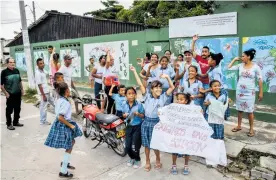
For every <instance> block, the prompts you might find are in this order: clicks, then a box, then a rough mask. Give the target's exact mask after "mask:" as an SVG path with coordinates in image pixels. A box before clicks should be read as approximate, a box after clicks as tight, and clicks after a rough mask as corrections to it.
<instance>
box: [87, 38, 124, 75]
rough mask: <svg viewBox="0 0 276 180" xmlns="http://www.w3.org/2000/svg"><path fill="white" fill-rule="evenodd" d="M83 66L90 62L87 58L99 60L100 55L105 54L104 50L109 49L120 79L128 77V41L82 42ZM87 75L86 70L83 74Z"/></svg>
mask: <svg viewBox="0 0 276 180" xmlns="http://www.w3.org/2000/svg"><path fill="white" fill-rule="evenodd" d="M83 49H84V66H85V67H86V66H87V65H88V64H89V63H90V62H89V58H91V57H94V59H95V62H97V63H98V62H99V58H100V56H101V55H105V54H106V50H107V49H108V50H110V54H111V56H113V58H114V65H115V67H116V70H117V71H118V74H119V77H120V79H125V80H128V79H129V46H128V41H114V42H103V43H92V44H84V45H83ZM85 75H86V76H88V72H86V74H85Z"/></svg>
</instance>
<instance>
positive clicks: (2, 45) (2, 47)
mask: <svg viewBox="0 0 276 180" xmlns="http://www.w3.org/2000/svg"><path fill="white" fill-rule="evenodd" d="M4 41H5V39H4V38H1V65H2V64H4V62H5V56H4V46H5V45H4Z"/></svg>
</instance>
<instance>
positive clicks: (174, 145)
mask: <svg viewBox="0 0 276 180" xmlns="http://www.w3.org/2000/svg"><path fill="white" fill-rule="evenodd" d="M160 111H161V113H160V116H159V117H160V122H159V123H157V124H156V125H155V127H154V130H153V135H152V139H151V145H150V147H151V148H152V149H158V150H160V151H163V152H168V153H179V154H189V155H196V156H201V157H205V158H206V159H208V161H210V162H213V163H217V164H222V163H221V161H220V159H222V158H221V157H220V156H221V155H220V154H221V152H220V149H221V143H217V142H215V141H216V140H214V139H212V138H211V135H212V134H213V130H212V128H211V127H210V126H209V125H208V123H207V121H206V120H205V119H204V117H203V114H202V112H201V107H199V106H196V105H183V104H175V103H173V104H170V105H168V106H165V107H163V108H162V109H160ZM224 156H225V157H226V153H224ZM222 165H224V163H223V164H222Z"/></svg>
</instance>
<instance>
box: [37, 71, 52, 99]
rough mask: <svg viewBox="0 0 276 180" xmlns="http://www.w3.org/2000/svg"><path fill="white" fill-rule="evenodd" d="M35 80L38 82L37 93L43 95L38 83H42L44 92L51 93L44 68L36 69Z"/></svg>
mask: <svg viewBox="0 0 276 180" xmlns="http://www.w3.org/2000/svg"><path fill="white" fill-rule="evenodd" d="M35 82H36V89H37V93H38V94H39V95H41V92H40V90H39V88H38V85H39V84H41V86H42V89H43V92H44V94H46V93H49V92H50V91H49V86H48V83H47V77H46V74H45V72H44V71H43V70H40V69H36V71H35Z"/></svg>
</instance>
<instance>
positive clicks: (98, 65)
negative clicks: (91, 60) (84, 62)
mask: <svg viewBox="0 0 276 180" xmlns="http://www.w3.org/2000/svg"><path fill="white" fill-rule="evenodd" d="M94 68H95V69H97V73H96V74H97V75H103V74H104V73H105V71H106V68H105V66H103V67H102V66H101V65H100V64H97V65H96V66H95V67H94ZM95 82H97V83H99V84H102V83H103V79H102V78H95Z"/></svg>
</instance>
